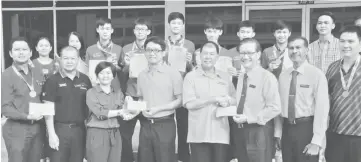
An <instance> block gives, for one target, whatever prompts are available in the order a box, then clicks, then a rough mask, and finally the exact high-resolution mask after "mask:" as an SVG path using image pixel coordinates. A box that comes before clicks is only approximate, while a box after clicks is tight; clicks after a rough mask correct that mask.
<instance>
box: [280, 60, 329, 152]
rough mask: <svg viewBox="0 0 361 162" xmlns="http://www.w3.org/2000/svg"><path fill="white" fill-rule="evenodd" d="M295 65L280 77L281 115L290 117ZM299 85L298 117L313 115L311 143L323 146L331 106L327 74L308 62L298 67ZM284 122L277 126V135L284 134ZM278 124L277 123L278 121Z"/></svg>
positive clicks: (297, 90) (296, 101)
mask: <svg viewBox="0 0 361 162" xmlns="http://www.w3.org/2000/svg"><path fill="white" fill-rule="evenodd" d="M294 70H295V69H294V68H293V67H291V68H289V69H287V70H286V71H285V72H284V73H282V74H281V75H280V77H279V88H280V95H281V102H282V113H281V117H284V118H287V117H288V98H289V89H290V84H291V79H292V71H294ZM296 71H297V72H298V75H297V85H296V98H295V112H296V116H295V117H296V118H302V117H310V116H313V117H314V120H313V137H312V141H311V143H313V144H316V145H319V146H322V140H323V139H324V137H325V132H326V129H327V120H328V112H329V108H330V104H329V97H328V95H327V94H328V87H327V79H326V76H325V74H323V72H322V71H321V70H320V69H318V68H317V67H315V66H313V65H310V64H309V63H308V62H305V63H303V64H302V65H301V66H300V67H299V68H297V69H296ZM281 123H282V122H279V123H278V124H280V125H277V126H275V136H276V137H281V136H282V124H281ZM276 124H277V123H276Z"/></svg>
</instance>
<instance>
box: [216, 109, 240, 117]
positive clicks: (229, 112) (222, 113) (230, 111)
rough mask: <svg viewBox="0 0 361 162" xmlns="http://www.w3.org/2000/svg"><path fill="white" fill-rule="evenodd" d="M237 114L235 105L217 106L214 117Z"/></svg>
mask: <svg viewBox="0 0 361 162" xmlns="http://www.w3.org/2000/svg"><path fill="white" fill-rule="evenodd" d="M235 115H237V107H236V106H229V107H218V108H217V110H216V117H217V118H218V117H225V116H235Z"/></svg>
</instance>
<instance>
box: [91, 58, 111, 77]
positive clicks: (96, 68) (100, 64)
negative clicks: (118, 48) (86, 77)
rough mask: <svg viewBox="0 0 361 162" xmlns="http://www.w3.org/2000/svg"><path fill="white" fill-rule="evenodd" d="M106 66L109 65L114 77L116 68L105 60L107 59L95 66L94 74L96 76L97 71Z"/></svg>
mask: <svg viewBox="0 0 361 162" xmlns="http://www.w3.org/2000/svg"><path fill="white" fill-rule="evenodd" d="M108 67H110V69H111V71H112V74H113V77H115V76H116V68H115V66H114V65H113V64H112V63H110V62H107V61H102V62H99V64H98V65H97V67H95V75H96V76H97V77H98V75H99V73H100V72H101V71H103V70H104V69H106V68H108Z"/></svg>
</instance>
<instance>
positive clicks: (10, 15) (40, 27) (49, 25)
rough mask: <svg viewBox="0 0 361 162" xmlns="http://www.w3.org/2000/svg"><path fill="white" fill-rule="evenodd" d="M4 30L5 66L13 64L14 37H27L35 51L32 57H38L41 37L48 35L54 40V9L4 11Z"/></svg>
mask: <svg viewBox="0 0 361 162" xmlns="http://www.w3.org/2000/svg"><path fill="white" fill-rule="evenodd" d="M3 30H4V35H3V36H4V55H5V56H4V59H5V68H6V67H9V66H10V65H11V64H12V59H11V57H10V56H9V50H10V48H9V46H10V44H9V43H10V40H11V39H12V38H14V37H19V36H20V37H25V38H26V39H27V40H28V41H29V43H30V46H31V49H32V51H33V56H32V59H34V58H37V57H38V56H39V55H38V53H37V52H36V50H35V44H36V41H37V40H38V39H39V38H40V37H44V36H45V37H48V38H49V39H50V40H51V41H52V42H54V41H53V11H4V12H3Z"/></svg>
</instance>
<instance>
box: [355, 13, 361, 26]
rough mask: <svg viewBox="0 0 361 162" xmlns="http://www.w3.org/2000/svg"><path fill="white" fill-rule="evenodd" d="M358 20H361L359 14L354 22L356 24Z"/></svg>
mask: <svg viewBox="0 0 361 162" xmlns="http://www.w3.org/2000/svg"><path fill="white" fill-rule="evenodd" d="M357 20H361V15H358V16H356V17H355V20H354V23H355V24H356V21H357Z"/></svg>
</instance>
